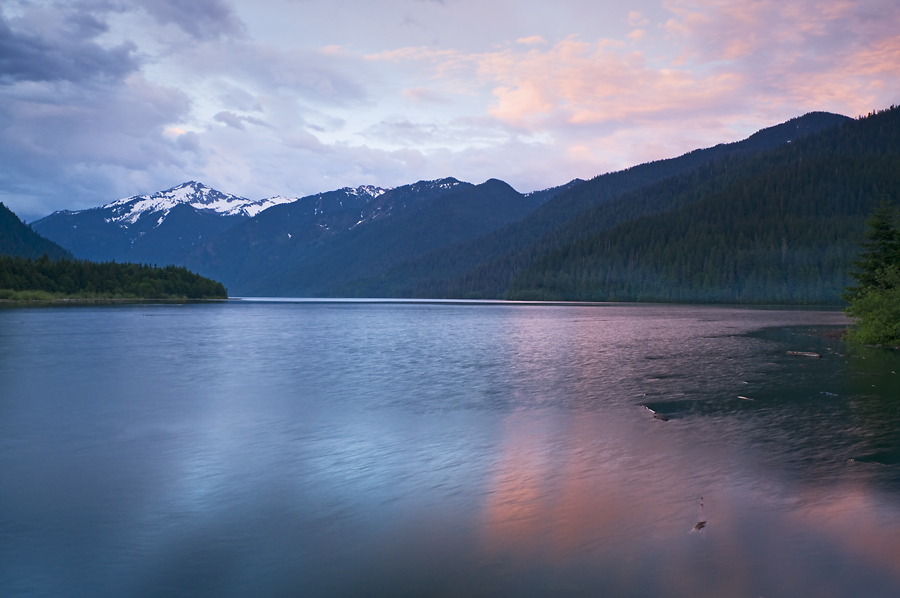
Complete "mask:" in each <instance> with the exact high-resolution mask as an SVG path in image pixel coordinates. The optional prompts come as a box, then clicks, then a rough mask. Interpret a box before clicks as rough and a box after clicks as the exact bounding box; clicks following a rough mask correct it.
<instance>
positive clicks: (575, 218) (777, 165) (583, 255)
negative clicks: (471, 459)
mask: <svg viewBox="0 0 900 598" xmlns="http://www.w3.org/2000/svg"><path fill="white" fill-rule="evenodd" d="M897 114H898V110H897V109H893V108H892V109H891V110H887V111H883V112H882V113H879V114H876V115H871V116H869V117H867V118H864V119H860V120H852V119H848V118H846V117H843V116H839V115H835V114H829V113H823V112H817V113H810V114H807V115H805V116H802V117H799V118H796V119H792V120H790V121H788V122H786V123H783V124H781V125H777V126H774V127H770V128H767V129H764V130H762V131H760V132H758V133H756V134H754V135H752V136H750V137H749V138H747V139H745V140H743V141H740V142H736V143H732V144H722V145H718V146H715V147H712V148H708V149H702V150H696V151H693V152H690V153H688V154H685V155H683V156H680V157H678V158H672V159H669V160H661V161H657V162H650V163H647V164H642V165H639V166H635V167H633V168H629V169H627V170H623V171H620V172H614V173H610V174H606V175H601V176H598V177H596V178H594V179H592V180H590V181H581V180H577V179H576V180H574V181H571V182H570V183H568V184H566V185H563V186H561V187H556V188H552V189H546V190H543V191H538V192H534V193H529V194H521V193H518V192H517V191H515V190H514V189H512V188H511V187H510V186H509V185H507V184H506V183H504V182H502V181H499V180H494V179H492V180H489V181H486V182H485V183H482V184H480V185H473V184H471V183H466V182H462V181H458V180H456V179H453V178H447V179H439V180H435V181H419V182H417V183H413V184H409V185H403V186H400V187H396V188H392V189H382V188H377V187H371V186H363V187H358V188H355V189H354V188H344V189H338V190H334V191H329V192H325V193H319V194H316V195H311V196H308V197H303V198H299V199H298V198H286V197H274V198H269V199H265V200H258V201H251V200H248V199H246V198H241V197H237V196H234V195H229V194H226V193H222V192H219V191H216V190H214V189H210V188H209V187H206V186H204V185H202V184H200V183H197V182H193V181H192V182H188V183H184V184H182V185H179V186H178V187H174V188H172V189H169V190H167V191H163V192H159V193H156V194H153V195H149V196H147V195H144V196H134V197H129V198H125V199H120V200H118V201H114V202H112V203H110V204H107V205H104V206H101V207H99V208H94V209H90V210H82V211H79V212H66V211H64V212H56V213H54V214H51V215H50V216H48V217H46V218H43V219H41V220H39V221H37V222H34V223H32V226H33V228H34V230H35V231H37V232H39V233H41V234H42V235H44V236H46V237H47V238H49V239H52V240H54V241H56V242H57V243H59V244H60V245H61V246H62V247H64V248H66V249H68V250H69V251H71V252H72V253H73V254H74V255H75V256H76V257H79V258H89V259H94V260H100V261H106V260H117V261H138V262H146V263H156V264H160V265H162V264H168V263H174V264H177V265H184V266H187V267H188V268H191V269H192V270H194V271H196V272H198V273H200V274H202V275H204V276H209V277H211V278H214V279H216V280H219V281H221V282H223V283H224V284H225V285H226V286H227V287H228V289H229V292H230V293H231V294H232V295H245V296H266V295H271V296H313V297H314V296H376V297H455V298H465V297H471V298H503V297H507V298H531V299H589V300H609V299H621V300H677V301H691V300H698V301H699V300H707V301H738V302H746V301H769V300H771V301H783V302H792V303H809V302H823V301H824V302H835V301H838V294H839V292H840V288H841V287H842V284H843V282H844V281H845V273H846V270H847V269H848V268H849V263H850V260H851V259H852V257H853V255H854V253H855V243H856V242H857V240H858V237H859V234H860V233H861V230H862V227H863V222H864V220H865V216H866V214H867V213H868V211H869V210H870V209H871V207H872V206H873V205H874V203H875V202H876V201H877V198H878V197H883V196H888V198H889V199H890V198H893V199H896V197H895V196H896V195H897V193H898V191H897V189H900V185H897V184H896V182H895V181H894V177H893V175H891V172H894V171H893V170H892V169H894V168H896V172H900V165H898V164H895V160H896V158H897V156H898V155H900V151H898V148H897V147H896V146H897V143H898V142H897V139H898V138H900V135H898V130H897V123H896V121H897V120H898V118H897ZM803 177H807V178H806V179H804V178H803ZM810 177H812V178H810ZM839 198H845V199H846V198H852V199H847V200H846V201H844V200H843V199H839ZM773 202H774V203H773ZM775 206H777V207H778V210H775ZM728 223H731V224H728ZM628 231H631V232H628ZM817 231H819V232H820V233H821V234H819V233H818V232H817ZM748 238H750V239H752V240H753V242H752V243H749V244H748V242H747V241H746V240H747V239H748ZM722 246H724V247H725V249H723V248H722ZM688 254H690V255H691V256H692V257H690V258H688V257H686V256H687V255H688ZM703 256H705V257H707V258H709V259H706V260H705V261H704V259H702V257H703ZM713 256H716V257H713ZM815 256H825V257H822V258H821V259H819V258H817V257H815ZM710 260H713V262H715V263H714V264H713V263H712V262H710ZM726 270H727V272H726ZM698 272H700V273H702V275H701V274H698ZM698 277H699V278H698ZM748 277H749V278H748ZM760 280H763V281H765V282H762V283H760V282H759V281H760Z"/></svg>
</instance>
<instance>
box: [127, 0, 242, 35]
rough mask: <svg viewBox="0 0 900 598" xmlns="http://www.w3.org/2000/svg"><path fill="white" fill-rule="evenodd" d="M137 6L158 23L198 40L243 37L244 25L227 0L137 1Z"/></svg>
mask: <svg viewBox="0 0 900 598" xmlns="http://www.w3.org/2000/svg"><path fill="white" fill-rule="evenodd" d="M138 4H139V5H140V6H141V7H143V9H144V10H146V11H147V13H148V14H150V15H151V16H152V17H153V18H154V19H155V20H156V21H157V22H158V23H161V24H174V25H176V26H178V27H179V28H181V29H182V30H183V31H184V32H186V33H188V34H189V35H191V36H193V37H195V38H197V39H201V40H206V39H212V38H216V37H220V36H224V35H241V34H243V33H244V29H245V28H244V24H243V23H242V22H241V20H240V19H239V18H238V17H237V15H236V14H234V11H233V10H232V8H231V6H229V5H228V4H227V3H226V2H225V1H224V0H138Z"/></svg>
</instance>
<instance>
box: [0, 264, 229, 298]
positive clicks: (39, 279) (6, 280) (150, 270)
mask: <svg viewBox="0 0 900 598" xmlns="http://www.w3.org/2000/svg"><path fill="white" fill-rule="evenodd" d="M65 298H81V299H227V298H228V293H227V291H226V290H225V287H224V286H223V285H222V283H220V282H216V281H214V280H210V279H209V278H204V277H203V276H200V275H199V274H194V273H193V272H190V271H189V270H188V269H187V268H183V267H178V266H165V267H156V266H150V265H146V264H117V263H115V262H102V263H97V262H89V261H85V260H72V259H57V260H51V259H50V258H49V257H47V256H43V257H40V258H38V259H31V258H22V257H13V256H0V299H6V300H51V299H65Z"/></svg>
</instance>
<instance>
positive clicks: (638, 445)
mask: <svg viewBox="0 0 900 598" xmlns="http://www.w3.org/2000/svg"><path fill="white" fill-rule="evenodd" d="M845 324H846V322H845V321H844V316H843V315H842V314H841V313H840V312H834V311H814V310H778V309H738V308H732V307H709V306H667V305H622V304H618V305H617V304H609V305H567V306H564V305H511V304H504V303H483V304H479V303H471V304H467V303H453V302H354V301H345V302H315V301H295V302H291V301H281V302H275V301H272V302H253V301H231V302H227V303H213V304H187V305H172V304H167V305H162V304H160V305H152V304H135V305H113V306H94V307H91V306H77V307H76V306H68V307H37V308H3V309H0V595H2V596H4V597H18V596H29V597H31V596H90V597H107V596H109V597H143V596H163V595H165V596H216V597H219V596H224V597H228V596H262V597H269V596H272V597H275V596H278V597H281V596H285V597H287V596H313V597H317V596H442V597H455V596H486V597H487V596H491V597H492V596H634V597H656V596H664V597H665V596H673V597H681V596H685V597H687V596H690V597H698V596H699V597H705V596H709V597H722V596H728V597H743V596H746V597H752V598H757V597H766V598H771V597H778V596H785V597H786V596H792V597H793V596H800V595H804V596H868V597H879V596H885V597H887V596H892V597H893V596H897V595H900V375H898V374H897V373H896V372H900V355H898V352H897V351H891V350H884V349H854V350H850V349H848V348H847V347H845V346H844V345H843V344H842V343H841V341H840V340H839V338H837V334H836V331H837V330H838V329H839V327H840V326H842V325H845ZM788 351H805V352H815V353H818V354H820V355H821V358H815V357H805V356H798V355H788V353H787V352H788ZM701 522H705V523H703V524H701Z"/></svg>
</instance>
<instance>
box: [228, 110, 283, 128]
mask: <svg viewBox="0 0 900 598" xmlns="http://www.w3.org/2000/svg"><path fill="white" fill-rule="evenodd" d="M213 120H214V121H216V122H220V123H225V124H226V125H227V126H229V127H232V128H235V129H240V130H241V131H243V130H244V123H245V122H246V123H250V124H251V125H257V126H260V127H267V128H272V125H270V124H268V123H267V122H265V121H263V120H260V119H258V118H254V117H252V116H238V115H237V114H235V113H234V112H228V111H222V112H219V113H218V114H216V115H215V116H213Z"/></svg>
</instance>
